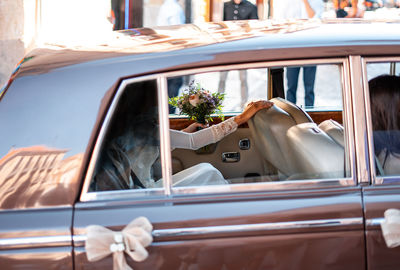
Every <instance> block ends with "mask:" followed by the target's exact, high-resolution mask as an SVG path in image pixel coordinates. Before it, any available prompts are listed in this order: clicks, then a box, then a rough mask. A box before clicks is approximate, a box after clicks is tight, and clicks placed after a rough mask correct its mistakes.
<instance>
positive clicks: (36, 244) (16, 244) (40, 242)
mask: <svg viewBox="0 0 400 270" xmlns="http://www.w3.org/2000/svg"><path fill="white" fill-rule="evenodd" d="M71 244H72V236H71V235H57V236H36V237H21V238H3V239H0V250H3V249H17V248H28V247H29V248H41V247H49V246H51V247H63V246H68V247H69V246H71Z"/></svg>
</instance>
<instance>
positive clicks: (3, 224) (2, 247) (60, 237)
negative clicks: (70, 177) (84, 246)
mask: <svg viewBox="0 0 400 270" xmlns="http://www.w3.org/2000/svg"><path fill="white" fill-rule="evenodd" d="M71 224H72V207H65V208H54V209H25V210H16V211H2V212H0V269H38V270H39V269H40V270H41V269H54V270H59V269H60V270H72V269H73V258H72V235H71Z"/></svg>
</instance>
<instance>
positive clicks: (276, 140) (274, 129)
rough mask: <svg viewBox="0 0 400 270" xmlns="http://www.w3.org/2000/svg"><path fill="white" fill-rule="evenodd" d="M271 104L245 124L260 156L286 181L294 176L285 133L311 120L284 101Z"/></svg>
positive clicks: (280, 100)
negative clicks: (247, 125)
mask: <svg viewBox="0 0 400 270" xmlns="http://www.w3.org/2000/svg"><path fill="white" fill-rule="evenodd" d="M271 101H272V102H274V106H272V107H271V108H270V109H268V110H262V111H259V112H258V113H257V114H256V115H255V116H254V117H253V118H252V119H250V120H249V121H248V124H249V127H250V130H251V132H252V134H253V137H254V141H255V145H256V147H257V149H259V152H260V155H261V156H262V157H263V158H264V159H265V160H266V161H267V162H269V163H270V164H272V165H273V166H274V167H275V168H276V169H277V171H278V172H279V173H280V174H282V175H283V178H286V177H288V176H290V175H292V174H294V173H296V166H295V164H294V160H293V158H292V156H291V154H290V152H291V150H290V146H289V144H288V142H287V137H286V132H287V130H288V129H289V128H290V127H292V126H295V125H297V124H300V123H304V122H312V120H311V118H310V117H309V116H308V114H307V113H306V112H304V111H303V110H302V109H301V108H299V107H298V106H296V105H295V104H293V103H291V102H289V101H287V100H285V99H281V98H274V99H271Z"/></svg>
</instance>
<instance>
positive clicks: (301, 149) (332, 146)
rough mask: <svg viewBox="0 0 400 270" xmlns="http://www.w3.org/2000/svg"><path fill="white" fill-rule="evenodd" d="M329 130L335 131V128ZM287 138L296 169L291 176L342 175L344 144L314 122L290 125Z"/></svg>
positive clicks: (325, 176)
mask: <svg viewBox="0 0 400 270" xmlns="http://www.w3.org/2000/svg"><path fill="white" fill-rule="evenodd" d="M331 130H335V132H334V133H333V134H337V132H336V131H337V130H336V129H331ZM287 138H288V144H289V146H290V149H291V154H292V155H293V159H294V160H295V162H294V163H295V164H296V172H297V174H295V175H294V177H293V176H292V177H291V178H296V177H298V178H296V179H304V178H337V177H344V147H343V146H342V145H341V144H340V143H337V142H336V141H335V140H334V139H333V138H332V137H331V136H329V135H328V134H327V133H326V132H324V131H323V130H322V129H320V128H319V127H318V126H317V125H316V124H315V123H303V124H299V125H295V126H293V127H291V128H289V130H288V132H287ZM342 138H343V136H342ZM338 141H340V137H338ZM342 141H343V139H342Z"/></svg>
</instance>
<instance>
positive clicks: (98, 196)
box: [80, 57, 356, 202]
mask: <svg viewBox="0 0 400 270" xmlns="http://www.w3.org/2000/svg"><path fill="white" fill-rule="evenodd" d="M347 61H348V60H347V58H343V57H339V58H332V59H329V58H323V59H302V60H286V61H285V60H284V61H265V62H257V63H243V64H233V65H225V66H209V67H203V68H190V69H184V70H180V71H172V72H165V73H158V74H151V75H146V76H142V77H137V78H131V79H126V80H124V81H122V83H121V84H120V86H119V87H118V89H117V91H116V95H115V97H114V99H113V100H112V102H111V105H110V108H109V110H108V112H107V113H106V116H105V119H104V121H103V125H102V127H101V128H100V132H99V135H98V137H97V139H96V142H95V145H94V149H93V152H92V155H91V157H90V161H89V166H88V169H87V171H86V176H85V179H84V184H83V188H82V193H81V196H80V201H82V202H84V201H96V200H108V199H116V197H115V195H117V197H118V198H119V197H121V198H129V197H130V196H135V197H136V196H138V197H139V196H146V195H149V194H152V195H160V193H164V194H167V195H168V194H169V191H167V190H164V189H151V190H123V191H121V190H118V191H110V192H88V191H89V186H90V181H91V179H92V177H93V173H94V169H95V164H96V161H97V159H98V156H99V154H100V148H101V144H102V142H103V140H104V137H105V133H106V130H107V129H108V126H109V124H110V121H111V117H112V115H113V114H114V111H115V109H116V106H117V104H118V101H119V99H120V97H121V96H122V93H123V90H124V88H125V87H126V86H127V85H128V84H131V83H134V82H140V81H143V80H157V82H158V83H160V84H159V85H161V88H162V89H164V88H165V87H166V85H165V84H164V83H163V82H162V81H163V80H164V79H165V78H167V77H169V76H171V77H172V76H178V75H188V74H193V73H194V72H195V73H205V72H214V71H224V70H231V69H245V68H246V69H253V68H270V67H279V66H293V65H307V64H339V65H343V66H345V65H346V63H347ZM342 70H343V72H346V71H345V70H344V69H342ZM162 89H161V92H163V93H161V98H160V99H161V102H163V101H164V102H163V103H165V104H163V107H164V106H166V105H167V103H166V102H167V97H166V89H164V91H162ZM159 91H160V88H159ZM164 92H165V93H164ZM158 93H160V92H158ZM164 96H165V97H164ZM164 98H165V100H163V99H164ZM161 113H162V112H161ZM164 113H165V112H164ZM160 120H161V119H160ZM160 124H161V123H160ZM165 126H169V124H168V125H167V124H165ZM162 147H167V146H166V145H164V146H162ZM350 147H351V145H350ZM162 162H163V163H162V165H163V166H166V167H168V162H171V161H168V162H167V163H165V162H166V161H165V160H164V161H162ZM351 166H352V168H351V170H354V164H351ZM167 170H168V169H167ZM169 177H171V176H169ZM355 179H356V175H354V174H353V175H351V177H349V178H343V179H339V180H337V179H316V180H313V181H310V180H308V181H307V184H306V185H307V186H308V187H307V188H310V186H312V187H311V188H313V187H315V188H321V187H328V186H354V185H355V184H356V183H355ZM289 182H290V181H289ZM294 182H297V184H296V183H294ZM271 184H272V183H271V182H266V183H261V184H246V185H234V187H233V185H231V187H226V186H219V188H216V186H213V187H208V188H207V187H198V188H197V189H196V188H194V187H189V188H179V189H175V188H173V189H172V190H171V193H173V194H189V193H190V192H191V194H198V193H204V192H209V193H219V192H223V193H227V192H254V191H260V188H261V189H266V190H269V189H270V188H272V189H274V190H283V189H286V188H296V189H297V188H302V186H301V185H304V182H302V181H292V182H291V183H288V185H287V184H283V182H280V183H274V184H272V185H273V187H271ZM280 185H282V186H281V187H280ZM313 185H314V186H313ZM169 188H170V187H169ZM111 194H112V195H111Z"/></svg>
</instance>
